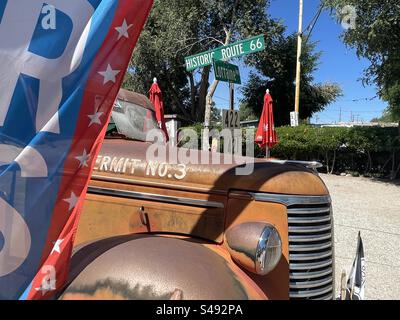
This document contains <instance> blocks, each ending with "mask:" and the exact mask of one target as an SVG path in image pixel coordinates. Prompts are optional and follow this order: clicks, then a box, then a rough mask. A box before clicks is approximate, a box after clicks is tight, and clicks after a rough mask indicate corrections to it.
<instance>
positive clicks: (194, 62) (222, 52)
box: [185, 35, 265, 71]
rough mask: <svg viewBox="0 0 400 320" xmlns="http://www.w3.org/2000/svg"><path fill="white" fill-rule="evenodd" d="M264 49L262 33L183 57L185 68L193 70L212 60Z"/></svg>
mask: <svg viewBox="0 0 400 320" xmlns="http://www.w3.org/2000/svg"><path fill="white" fill-rule="evenodd" d="M264 49H265V38H264V35H259V36H256V37H252V38H249V39H246V40H242V41H238V42H235V43H232V44H230V45H227V46H223V47H219V48H217V49H214V50H209V51H206V52H202V53H198V54H195V55H192V56H190V57H186V58H185V64H186V70H187V71H193V70H196V69H198V68H202V67H205V66H210V65H212V64H213V60H222V61H228V60H231V59H234V58H239V57H242V56H244V55H248V54H251V53H256V52H259V51H263V50H264Z"/></svg>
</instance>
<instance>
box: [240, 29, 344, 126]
mask: <svg viewBox="0 0 400 320" xmlns="http://www.w3.org/2000/svg"><path fill="white" fill-rule="evenodd" d="M267 47H268V50H266V51H264V52H261V53H258V54H256V55H252V56H249V57H248V58H247V62H248V63H249V64H250V65H251V66H253V67H255V68H256V70H257V73H251V74H250V78H249V82H248V83H247V84H246V86H245V87H244V89H243V95H244V99H243V101H242V103H243V104H244V105H246V108H248V109H251V110H252V111H253V113H254V114H255V115H257V116H258V117H259V116H260V115H261V113H262V108H263V101H264V99H263V98H264V94H265V90H266V89H267V88H268V89H270V91H271V95H272V97H273V99H274V116H275V122H276V125H277V126H281V125H287V124H289V123H290V116H289V114H290V112H291V111H293V110H294V101H295V95H294V93H295V78H296V55H297V37H296V35H295V34H292V35H290V36H289V37H283V36H281V37H279V38H278V39H275V41H270V43H269V44H268V45H267ZM319 59H320V53H316V52H315V44H312V43H311V44H310V43H308V44H305V46H304V49H303V55H302V60H301V61H302V74H301V96H300V105H301V108H300V118H301V119H307V118H309V117H311V116H312V114H313V113H315V112H319V111H322V110H323V109H324V108H325V107H326V106H327V105H328V104H330V103H332V102H334V101H335V100H336V99H337V98H338V97H339V96H340V95H341V89H340V87H339V86H338V85H337V84H331V83H326V84H314V83H313V81H314V78H313V73H314V71H315V70H316V69H317V65H318V61H319Z"/></svg>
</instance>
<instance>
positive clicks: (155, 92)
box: [149, 78, 169, 141]
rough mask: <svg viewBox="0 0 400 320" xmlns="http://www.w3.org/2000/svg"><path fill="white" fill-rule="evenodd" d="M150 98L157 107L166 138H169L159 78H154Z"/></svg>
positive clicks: (157, 113) (160, 124) (157, 114)
mask: <svg viewBox="0 0 400 320" xmlns="http://www.w3.org/2000/svg"><path fill="white" fill-rule="evenodd" d="M149 98H150V101H151V103H152V104H153V106H154V108H155V109H156V118H157V121H158V124H159V126H160V129H161V130H162V131H163V132H164V133H165V137H166V140H167V141H168V140H169V137H168V131H167V126H166V125H165V118H164V102H163V98H162V92H161V89H160V87H159V86H158V84H157V78H154V83H153V85H152V86H151V88H150V91H149Z"/></svg>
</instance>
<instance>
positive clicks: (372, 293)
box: [321, 175, 400, 300]
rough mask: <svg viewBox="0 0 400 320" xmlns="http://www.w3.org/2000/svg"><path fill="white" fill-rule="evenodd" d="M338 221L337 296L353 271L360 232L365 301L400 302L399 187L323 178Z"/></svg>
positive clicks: (381, 183)
mask: <svg viewBox="0 0 400 320" xmlns="http://www.w3.org/2000/svg"><path fill="white" fill-rule="evenodd" d="M321 177H322V179H323V180H324V181H325V183H326V184H327V186H328V188H329V190H330V192H331V196H332V200H333V210H334V219H335V246H336V293H339V282H340V274H341V271H342V270H343V269H345V270H346V272H347V274H348V273H349V271H350V268H351V265H352V263H353V259H354V257H355V254H356V246H357V235H358V231H361V234H362V238H363V242H364V250H365V259H366V277H367V280H366V281H367V283H366V297H365V298H366V299H368V300H371V299H377V300H383V299H385V300H386V299H391V300H400V186H398V185H395V184H391V183H384V182H377V181H372V180H369V179H365V178H353V177H340V176H328V175H321Z"/></svg>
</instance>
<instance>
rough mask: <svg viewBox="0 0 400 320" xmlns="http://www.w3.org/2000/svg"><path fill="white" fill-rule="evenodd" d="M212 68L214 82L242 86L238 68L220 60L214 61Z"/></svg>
mask: <svg viewBox="0 0 400 320" xmlns="http://www.w3.org/2000/svg"><path fill="white" fill-rule="evenodd" d="M213 66H214V75H215V79H216V80H219V81H223V82H229V83H232V84H233V83H236V84H242V81H241V79H240V71H239V67H238V66H236V65H234V64H230V63H228V62H224V61H221V60H214V61H213Z"/></svg>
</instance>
